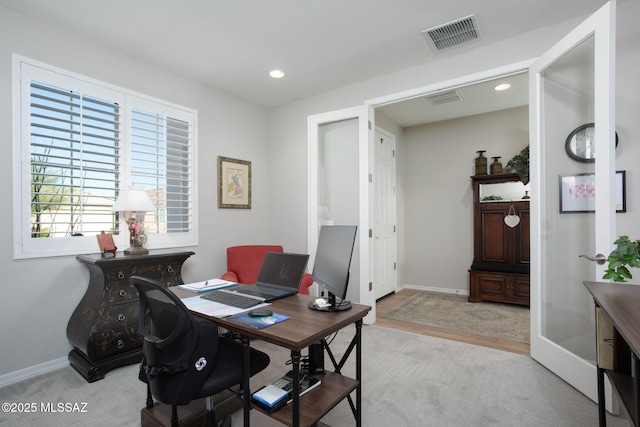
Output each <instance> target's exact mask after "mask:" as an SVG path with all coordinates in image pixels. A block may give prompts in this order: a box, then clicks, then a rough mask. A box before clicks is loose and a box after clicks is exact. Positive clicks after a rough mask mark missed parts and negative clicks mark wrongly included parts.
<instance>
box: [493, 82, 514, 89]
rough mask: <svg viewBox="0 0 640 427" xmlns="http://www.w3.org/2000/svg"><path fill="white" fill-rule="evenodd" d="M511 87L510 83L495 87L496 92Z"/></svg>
mask: <svg viewBox="0 0 640 427" xmlns="http://www.w3.org/2000/svg"><path fill="white" fill-rule="evenodd" d="M510 87H511V85H510V84H509V83H502V84H500V85H498V86H496V87H494V89H495V90H507V89H509V88H510Z"/></svg>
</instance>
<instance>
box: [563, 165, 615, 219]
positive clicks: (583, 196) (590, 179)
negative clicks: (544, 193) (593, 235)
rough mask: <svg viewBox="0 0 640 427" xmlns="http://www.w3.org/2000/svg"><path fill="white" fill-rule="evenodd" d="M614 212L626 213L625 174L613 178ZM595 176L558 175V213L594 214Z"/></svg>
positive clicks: (584, 174) (590, 174) (581, 174)
mask: <svg viewBox="0 0 640 427" xmlns="http://www.w3.org/2000/svg"><path fill="white" fill-rule="evenodd" d="M615 181H616V182H615V184H616V186H615V188H616V194H615V203H616V212H626V211H627V202H626V191H627V190H626V173H625V171H617V172H616V176H615ZM595 206H596V176H595V174H593V173H580V174H567V175H560V213H569V212H595Z"/></svg>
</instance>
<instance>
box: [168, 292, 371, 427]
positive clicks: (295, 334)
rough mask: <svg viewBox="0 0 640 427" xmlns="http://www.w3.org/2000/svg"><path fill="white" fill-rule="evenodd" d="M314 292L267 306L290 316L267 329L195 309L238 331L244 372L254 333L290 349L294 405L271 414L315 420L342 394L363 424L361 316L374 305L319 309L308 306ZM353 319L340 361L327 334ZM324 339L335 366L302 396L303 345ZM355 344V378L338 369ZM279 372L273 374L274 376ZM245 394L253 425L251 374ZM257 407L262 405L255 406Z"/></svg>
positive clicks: (292, 421)
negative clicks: (351, 333)
mask: <svg viewBox="0 0 640 427" xmlns="http://www.w3.org/2000/svg"><path fill="white" fill-rule="evenodd" d="M173 291H174V292H175V293H176V294H177V295H178V296H179V297H180V298H185V297H191V296H193V295H194V294H193V293H191V292H187V291H184V290H181V289H173ZM314 299H315V297H311V296H308V295H300V294H297V295H293V296H291V297H287V298H283V299H279V300H276V301H273V302H272V303H271V305H270V306H269V310H272V311H273V312H274V313H281V314H285V315H287V316H289V317H290V319H288V320H286V321H284V322H280V323H277V324H275V325H272V326H269V327H267V328H264V329H258V330H256V329H252V328H249V327H246V326H242V325H239V324H237V323H233V322H230V321H228V320H226V319H224V318H223V319H218V318H215V317H208V316H204V315H202V314H198V313H194V314H196V315H199V316H201V317H205V318H207V319H210V320H211V321H213V322H215V323H216V324H218V325H219V326H222V327H224V328H226V329H228V330H230V331H234V332H237V333H239V334H240V336H241V337H242V338H241V339H242V343H243V345H244V346H245V356H246V357H245V363H246V364H247V365H246V366H245V372H246V373H248V372H249V367H248V361H249V358H248V353H249V342H250V339H251V338H254V339H260V340H263V341H266V342H270V343H272V344H275V345H278V346H280V347H284V348H287V349H289V350H291V360H292V370H293V375H294V382H293V383H294V390H293V393H294V399H293V403H292V404H291V405H287V406H286V407H284V408H282V409H280V410H278V411H277V412H275V413H273V414H269V413H266V412H265V413H266V414H267V415H269V416H271V417H273V418H274V419H276V420H278V421H279V422H281V423H283V424H286V425H290V426H300V425H302V426H310V425H313V424H315V423H316V422H318V421H319V420H320V418H322V416H324V415H325V414H326V413H327V412H328V411H329V410H331V409H332V408H333V407H334V406H335V405H337V404H338V403H339V402H340V401H341V400H342V399H344V398H345V397H347V398H348V399H349V402H350V404H351V408H352V410H353V412H354V416H355V419H356V425H357V426H361V425H362V410H361V407H362V396H361V388H362V367H361V361H362V349H361V330H362V319H363V318H364V316H366V315H367V313H368V312H369V311H370V310H371V307H369V306H365V305H360V304H353V307H352V308H351V309H350V310H346V311H341V312H336V313H333V312H318V311H315V310H311V309H309V308H308V307H307V305H308V303H309V302H310V301H312V300H314ZM351 324H355V327H356V331H355V335H354V338H353V340H352V342H351V345H350V346H349V348H348V349H347V352H346V353H345V354H344V355H343V357H342V359H341V360H340V362H336V361H335V359H334V357H333V354H332V353H331V350H330V349H329V348H328V346H327V345H326V341H324V338H325V337H327V336H329V335H331V334H332V333H334V332H336V331H338V330H340V329H342V328H344V327H346V326H348V325H351ZM319 341H322V342H323V345H324V346H325V349H327V351H328V352H329V356H330V358H331V361H332V362H333V365H334V368H335V371H334V372H327V373H326V374H325V375H323V376H321V377H320V378H321V380H322V383H321V384H320V386H319V387H318V389H317V390H314V391H312V392H311V393H309V394H306V395H304V396H302V397H300V396H299V392H300V390H299V385H298V381H297V379H298V378H299V375H300V359H301V351H302V350H303V349H305V348H306V347H308V346H309V345H311V344H314V343H317V342H319ZM353 349H355V350H356V378H355V379H352V378H348V377H346V376H343V375H341V374H340V370H341V368H342V366H343V365H344V362H345V361H346V359H347V358H348V357H349V355H350V354H351V352H352V350H353ZM275 379H276V378H274V380H275ZM354 390H355V391H356V403H355V404H353V402H352V401H351V396H350V393H351V392H352V391H354ZM243 393H244V396H243V399H244V411H245V412H244V425H245V426H249V410H250V407H251V406H250V405H251V404H250V401H251V399H250V396H251V392H250V388H249V377H248V375H247V376H246V377H245V380H244V384H243ZM255 408H256V409H257V410H260V411H262V410H261V409H260V408H258V407H257V406H255Z"/></svg>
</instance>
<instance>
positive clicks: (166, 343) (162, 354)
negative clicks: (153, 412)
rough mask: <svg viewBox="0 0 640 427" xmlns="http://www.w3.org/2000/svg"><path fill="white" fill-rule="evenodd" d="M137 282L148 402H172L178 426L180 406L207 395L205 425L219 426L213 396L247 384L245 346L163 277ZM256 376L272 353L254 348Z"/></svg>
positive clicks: (142, 370)
mask: <svg viewBox="0 0 640 427" xmlns="http://www.w3.org/2000/svg"><path fill="white" fill-rule="evenodd" d="M131 281H132V282H133V284H134V285H135V287H136V288H137V289H138V294H139V295H140V333H141V334H142V336H143V338H144V341H143V344H142V353H143V356H144V357H143V360H142V364H141V366H140V379H141V380H142V381H144V382H146V383H147V394H148V396H147V407H148V408H149V407H152V406H153V396H155V398H156V399H158V400H159V401H160V402H162V403H164V404H171V425H172V426H177V425H178V409H177V407H178V406H180V405H187V404H188V403H190V402H191V401H192V400H195V399H200V398H203V397H207V400H206V403H207V411H206V413H205V425H207V426H215V425H217V419H216V414H215V410H214V408H213V401H212V399H211V396H213V395H214V394H216V393H220V392H222V391H224V390H227V389H230V388H231V387H234V386H236V385H240V384H242V379H243V347H242V344H240V343H239V342H237V341H233V340H230V339H226V338H223V337H218V327H217V326H216V325H215V324H214V323H213V322H211V321H209V320H207V319H203V318H200V317H198V316H194V315H192V314H191V312H189V310H188V309H187V307H185V305H184V304H183V303H182V301H180V299H179V298H178V297H177V296H176V295H175V294H174V293H173V292H171V291H170V290H169V289H167V288H166V286H165V285H163V284H162V283H160V282H157V281H155V280H152V279H148V278H146V277H140V276H132V277H131ZM250 355H251V356H250V375H251V376H253V375H255V374H257V373H258V372H260V371H262V370H263V369H265V368H266V367H267V366H268V365H269V356H268V355H266V354H265V353H263V352H260V351H257V350H255V349H250Z"/></svg>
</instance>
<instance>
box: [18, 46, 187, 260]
mask: <svg viewBox="0 0 640 427" xmlns="http://www.w3.org/2000/svg"><path fill="white" fill-rule="evenodd" d="M12 66H13V70H12V74H13V76H12V99H13V144H12V145H13V159H14V162H13V169H14V170H13V220H14V226H13V237H14V239H13V247H14V259H28V258H41V257H57V256H68V255H79V254H86V253H97V252H99V249H98V243H97V239H96V237H95V236H94V235H88V236H74V237H56V238H41V239H36V238H31V233H30V230H31V198H30V194H31V172H30V164H31V138H30V135H31V133H30V107H29V104H30V103H29V99H30V82H31V80H34V79H35V80H39V81H42V82H45V83H48V84H52V85H57V86H61V87H64V88H66V89H71V90H78V91H81V92H82V91H84V92H86V93H88V94H90V95H91V96H95V97H101V98H104V99H109V100H113V101H115V102H118V103H119V104H120V106H121V129H122V131H121V134H120V135H121V138H120V150H121V158H120V170H121V173H120V177H119V179H120V181H119V183H118V185H119V187H120V188H123V187H125V186H128V185H130V184H131V176H130V151H129V150H130V147H131V132H130V130H131V129H130V123H131V110H132V108H138V109H144V110H146V111H151V112H153V113H157V114H164V115H166V116H168V117H171V118H176V119H181V120H184V121H186V122H188V123H189V124H190V130H191V142H190V146H191V147H190V148H191V150H190V154H191V159H190V161H189V174H188V175H189V176H190V179H189V182H190V187H191V192H190V195H191V197H190V199H191V200H190V201H189V211H190V213H191V222H190V224H191V227H190V229H189V230H188V231H186V232H178V233H163V234H150V235H148V241H147V243H146V244H145V247H147V248H148V249H166V248H174V247H184V246H195V245H197V244H198V238H197V236H198V233H197V230H198V215H197V212H198V209H197V200H198V197H197V194H198V188H197V160H196V159H197V158H198V156H197V151H198V132H197V130H198V112H197V110H195V109H192V108H188V107H184V106H180V105H176V104H174V103H171V102H168V101H165V100H161V99H157V98H153V97H151V96H148V95H144V94H141V93H137V92H134V91H131V90H128V89H125V88H121V87H118V86H115V85H111V84H109V83H105V82H102V81H99V80H96V79H92V78H90V77H86V76H83V75H80V74H77V73H74V72H70V71H67V70H64V69H61V68H58V67H54V66H51V65H48V64H44V63H41V62H39V61H35V60H32V59H29V58H26V57H23V56H20V55H17V54H13V56H12ZM24 97H26V102H23V101H24V99H25V98H24ZM119 230H120V233H119V234H118V235H114V236H113V237H114V240H115V243H116V246H117V247H118V248H119V250H124V249H126V248H127V247H129V239H128V233H126V232H122V230H127V226H126V223H125V222H124V218H122V215H120V224H119ZM105 231H106V230H105Z"/></svg>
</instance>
